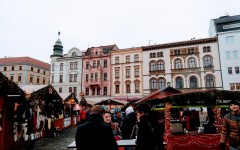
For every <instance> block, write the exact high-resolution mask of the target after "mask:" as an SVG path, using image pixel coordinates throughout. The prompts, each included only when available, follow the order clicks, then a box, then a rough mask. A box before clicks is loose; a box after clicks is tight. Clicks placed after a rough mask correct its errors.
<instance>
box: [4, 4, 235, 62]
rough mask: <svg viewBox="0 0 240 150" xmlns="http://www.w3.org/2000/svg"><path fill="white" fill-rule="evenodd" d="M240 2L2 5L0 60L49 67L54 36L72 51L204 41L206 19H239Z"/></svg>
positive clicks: (55, 39) (65, 49)
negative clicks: (26, 59)
mask: <svg viewBox="0 0 240 150" xmlns="http://www.w3.org/2000/svg"><path fill="white" fill-rule="evenodd" d="M239 6H240V0H0V51H1V53H0V57H1V58H3V57H5V56H7V57H9V56H10V57H20V56H30V57H33V58H36V59H39V60H42V61H45V62H48V63H50V55H51V54H52V53H53V45H54V44H55V42H56V41H57V39H58V34H57V33H58V31H60V32H61V36H60V39H61V41H62V44H63V47H64V48H63V49H64V54H65V53H67V52H68V50H70V49H71V48H72V47H76V48H79V49H80V50H86V49H87V48H88V47H96V46H101V45H111V44H117V46H118V47H119V48H120V49H121V48H129V47H133V46H134V47H138V46H145V45H148V44H149V43H150V44H155V43H156V44H161V43H169V42H177V41H184V40H190V39H191V38H193V37H195V38H196V39H199V38H207V37H208V28H209V22H210V19H215V18H219V17H220V16H223V15H224V14H226V13H228V14H229V15H239V14H240V7H239Z"/></svg>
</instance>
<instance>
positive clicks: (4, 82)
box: [0, 72, 25, 97]
mask: <svg viewBox="0 0 240 150" xmlns="http://www.w3.org/2000/svg"><path fill="white" fill-rule="evenodd" d="M8 95H18V96H22V97H24V96H25V93H24V91H23V90H22V89H21V88H20V87H19V86H18V85H17V84H16V83H14V82H13V81H11V80H9V79H8V78H7V77H6V76H4V75H3V73H2V72H0V96H4V97H6V96H8Z"/></svg>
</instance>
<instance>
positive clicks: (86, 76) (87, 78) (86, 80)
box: [86, 74, 88, 82]
mask: <svg viewBox="0 0 240 150" xmlns="http://www.w3.org/2000/svg"><path fill="white" fill-rule="evenodd" d="M86 82H88V74H86Z"/></svg>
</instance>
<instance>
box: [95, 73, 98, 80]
mask: <svg viewBox="0 0 240 150" xmlns="http://www.w3.org/2000/svg"><path fill="white" fill-rule="evenodd" d="M95 81H98V73H95Z"/></svg>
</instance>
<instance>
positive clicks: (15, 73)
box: [0, 57, 50, 85]
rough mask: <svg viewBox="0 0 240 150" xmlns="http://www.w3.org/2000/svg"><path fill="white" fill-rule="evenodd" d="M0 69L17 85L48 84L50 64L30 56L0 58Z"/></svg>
mask: <svg viewBox="0 0 240 150" xmlns="http://www.w3.org/2000/svg"><path fill="white" fill-rule="evenodd" d="M0 71H1V72H2V73H3V74H4V75H5V76H6V77H8V78H9V79H10V80H11V81H13V82H15V83H17V84H19V85H28V84H33V85H40V84H42V85H47V84H49V73H50V64H48V63H45V62H42V61H40V60H37V59H34V58H31V57H9V58H0Z"/></svg>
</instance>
